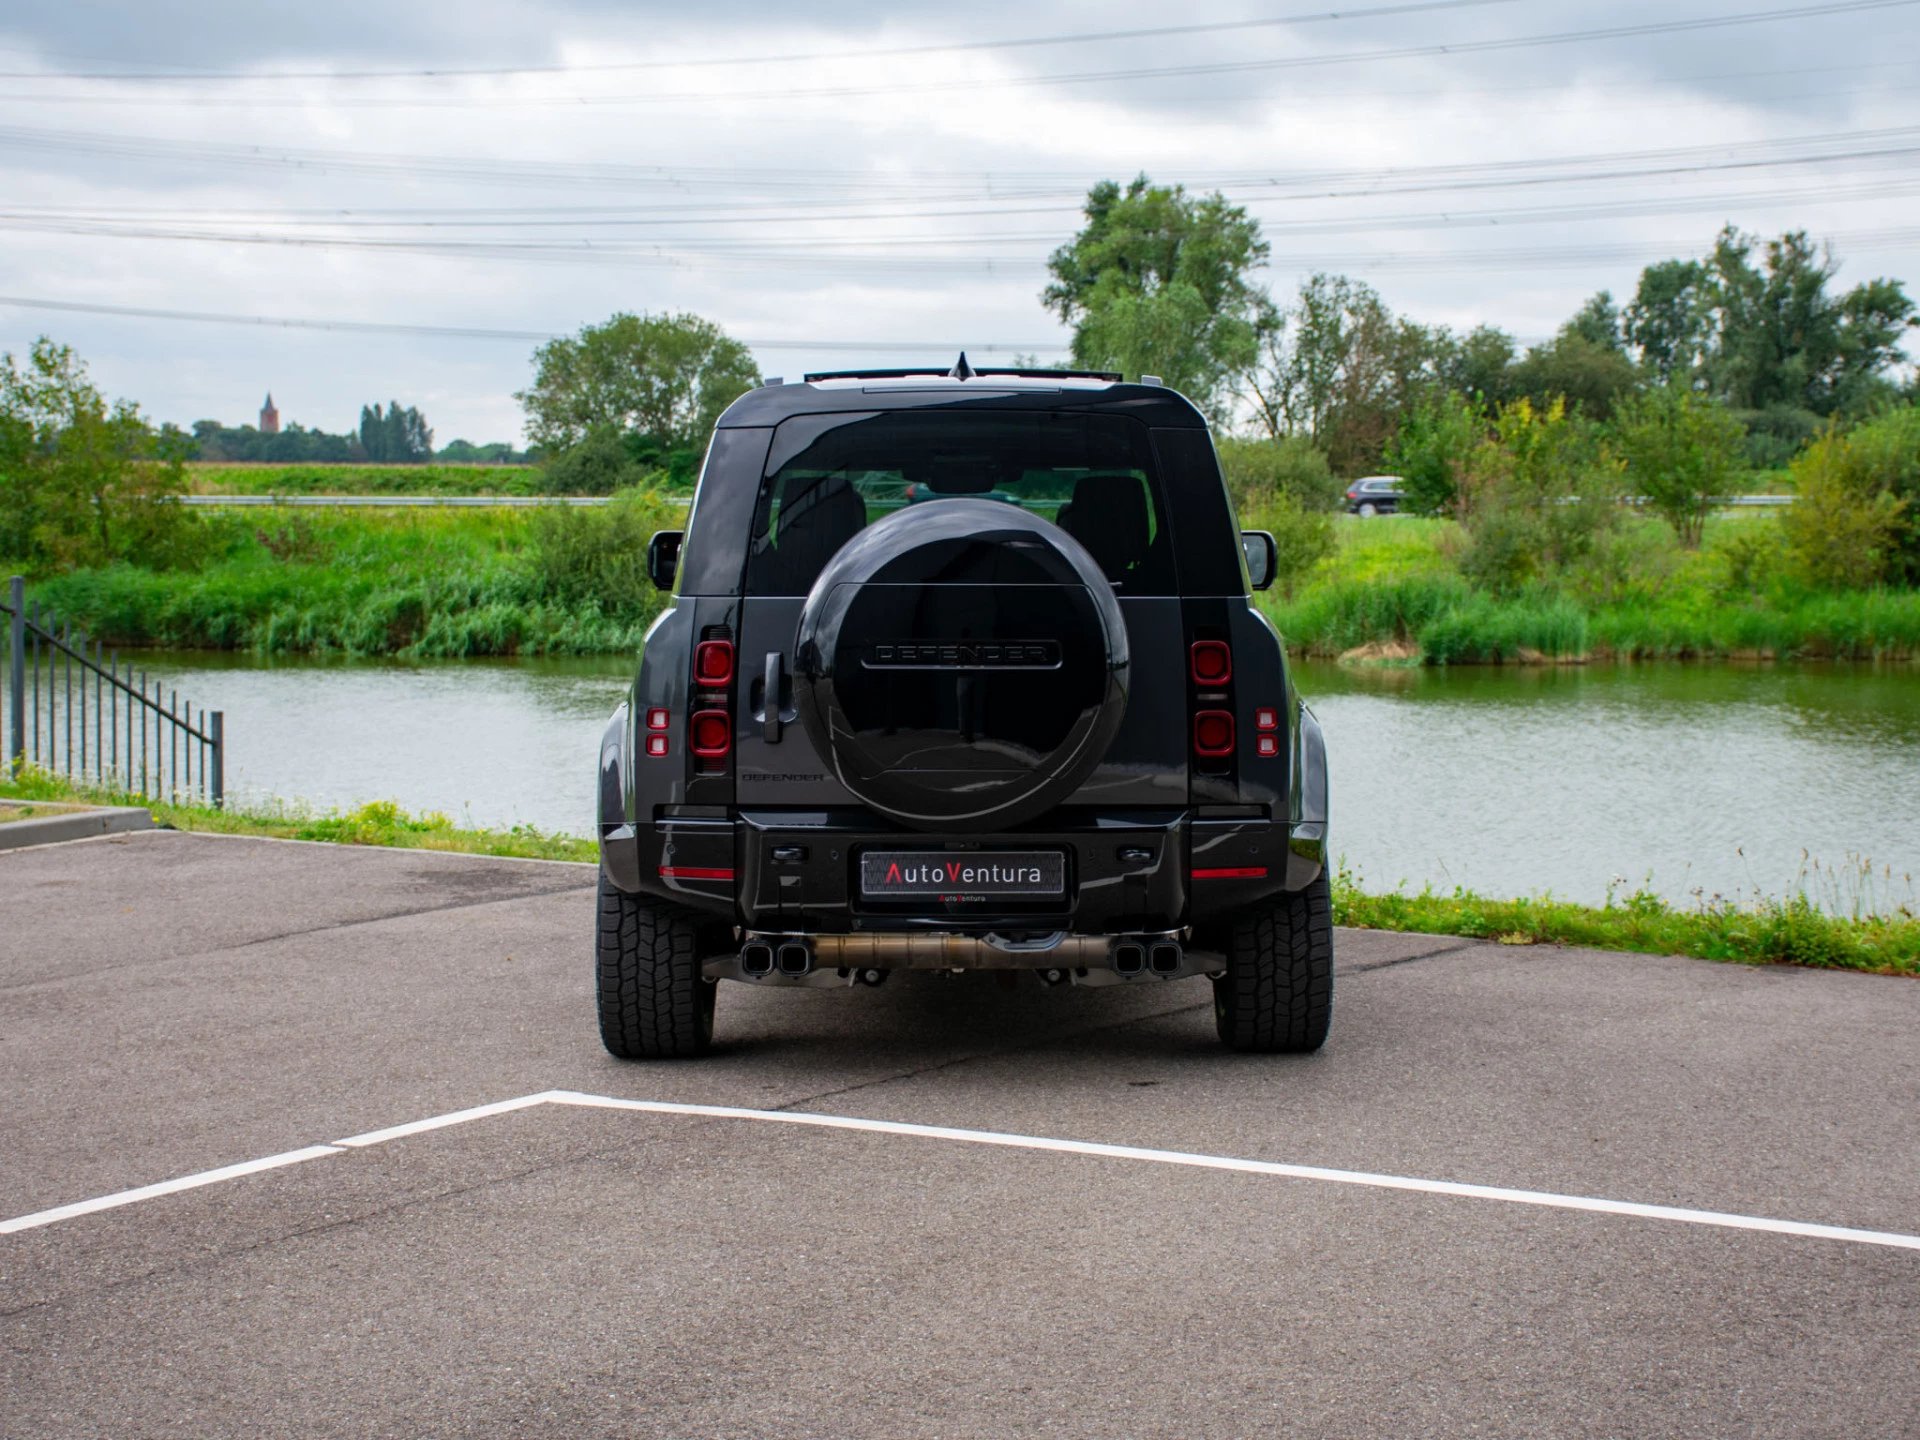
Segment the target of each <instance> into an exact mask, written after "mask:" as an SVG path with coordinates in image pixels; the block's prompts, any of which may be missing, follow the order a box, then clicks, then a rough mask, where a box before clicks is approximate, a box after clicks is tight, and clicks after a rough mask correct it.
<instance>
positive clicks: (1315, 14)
mask: <svg viewBox="0 0 1920 1440" xmlns="http://www.w3.org/2000/svg"><path fill="white" fill-rule="evenodd" d="M1513 3H1515V0H1409V3H1406V4H1399V5H1377V6H1374V7H1372V8H1371V9H1366V10H1318V11H1307V12H1304V13H1301V14H1294V15H1273V16H1267V17H1264V18H1261V19H1257V20H1224V21H1216V22H1213V23H1210V24H1202V25H1160V26H1154V27H1152V28H1149V29H1140V30H1093V31H1082V32H1080V33H1077V34H1071V35H1036V36H1029V37H1025V38H1018V39H1011V40H966V41H956V42H951V43H946V44H934V45H897V46H892V47H889V48H887V49H855V50H815V51H811V52H807V51H802V52H794V51H785V52H782V53H779V54H763V55H717V56H710V57H705V58H696V59H685V60H627V61H613V62H608V63H604V64H597V65H503V66H480V67H473V68H460V67H453V66H439V67H435V68H432V69H425V70H174V71H165V72H162V71H128V70H78V71H45V70H8V71H0V80H134V81H157V82H162V83H165V82H172V81H181V80H215V81H243V82H244V81H255V80H274V81H280V80H448V79H463V78H471V77H500V76H510V75H586V74H606V73H619V72H629V71H638V70H693V69H711V68H717V67H721V66H728V65H793V64H800V63H810V62H815V61H821V60H891V59H899V58H903V57H906V56H912V55H958V54H966V53H976V52H979V51H984V50H1026V49H1037V48H1040V47H1043V46H1058V45H1092V44H1103V43H1107V42H1110V41H1121V40H1166V39H1172V38H1173V37H1175V36H1180V35H1221V34H1227V33H1230V32H1233V31H1246V30H1264V29H1275V28H1278V27H1281V26H1286V25H1314V24H1322V23H1326V22H1330V21H1342V20H1372V19H1378V18H1379V17H1381V16H1386V15H1416V14H1420V13H1422V12H1425V11H1432V10H1464V9H1469V8H1475V7H1479V6H1485V5H1511V4H1513Z"/></svg>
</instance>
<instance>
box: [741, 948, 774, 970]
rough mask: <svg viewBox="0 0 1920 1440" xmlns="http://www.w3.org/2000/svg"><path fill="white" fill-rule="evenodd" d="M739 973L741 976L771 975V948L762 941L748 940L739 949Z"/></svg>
mask: <svg viewBox="0 0 1920 1440" xmlns="http://www.w3.org/2000/svg"><path fill="white" fill-rule="evenodd" d="M740 973H741V974H743V975H771V974H772V973H773V946H771V945H769V944H767V942H766V941H764V940H750V941H748V942H747V943H746V944H745V945H743V946H741V947H740Z"/></svg>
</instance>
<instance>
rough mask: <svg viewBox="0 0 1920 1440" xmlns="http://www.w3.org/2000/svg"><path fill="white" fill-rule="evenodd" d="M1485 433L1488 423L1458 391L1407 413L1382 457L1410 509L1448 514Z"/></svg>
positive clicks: (1421, 402) (1430, 398) (1424, 401)
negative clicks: (1400, 487) (1398, 478)
mask: <svg viewBox="0 0 1920 1440" xmlns="http://www.w3.org/2000/svg"><path fill="white" fill-rule="evenodd" d="M1485 435H1486V424H1485V422H1484V421H1482V420H1481V418H1480V416H1479V414H1478V413H1477V412H1476V411H1475V410H1474V408H1473V404H1472V402H1470V401H1469V400H1468V399H1467V398H1466V397H1465V396H1464V395H1462V394H1460V393H1459V392H1458V391H1457V390H1447V391H1439V392H1434V393H1431V394H1428V395H1426V396H1424V397H1422V398H1421V399H1420V400H1419V401H1418V402H1417V403H1416V404H1415V405H1414V406H1413V407H1412V408H1411V409H1409V410H1408V411H1407V413H1406V414H1405V416H1403V417H1402V419H1401V421H1400V430H1399V433H1398V434H1396V435H1395V436H1394V438H1393V441H1392V442H1391V443H1390V444H1389V445H1388V446H1387V451H1386V455H1385V457H1384V463H1385V464H1386V466H1387V468H1388V469H1389V470H1391V471H1392V472H1393V473H1394V474H1396V475H1398V476H1399V477H1400V479H1401V484H1402V487H1403V489H1402V494H1403V495H1404V497H1405V504H1406V507H1407V509H1409V510H1411V511H1413V512H1414V513H1416V514H1420V515H1444V514H1448V513H1450V512H1451V511H1452V510H1453V509H1454V506H1455V503H1456V501H1457V499H1458V497H1459V493H1460V481H1461V477H1462V475H1463V474H1464V473H1465V470H1466V466H1467V462H1468V460H1469V458H1470V457H1471V456H1472V455H1473V452H1474V450H1475V449H1476V448H1477V447H1478V446H1479V444H1480V442H1481V441H1482V439H1483V438H1485Z"/></svg>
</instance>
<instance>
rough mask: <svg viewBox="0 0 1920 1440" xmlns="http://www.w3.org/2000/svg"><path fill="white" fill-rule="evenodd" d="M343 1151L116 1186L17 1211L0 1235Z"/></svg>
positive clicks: (315, 1150) (293, 1154)
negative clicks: (123, 1187) (47, 1207)
mask: <svg viewBox="0 0 1920 1440" xmlns="http://www.w3.org/2000/svg"><path fill="white" fill-rule="evenodd" d="M345 1153H346V1152H345V1151H343V1150H341V1149H340V1148H339V1147H338V1146H334V1145H309V1146H307V1148H306V1149H304V1150H289V1151H287V1152H286V1153H285V1154H282V1155H266V1156H262V1157H261V1158H260V1159H258V1160H242V1161H241V1162H240V1163H239V1164H238V1165H222V1166H221V1167H220V1168H219V1169H218V1170H202V1171H200V1172H199V1174H197V1175H182V1176H181V1177H180V1178H179V1179H178V1180H162V1181H161V1182H160V1183H159V1184H157V1185H142V1186H140V1187H139V1188H138V1189H136V1190H116V1191H115V1192H114V1193H113V1194H111V1195H96V1196H95V1197H94V1198H93V1199H91V1200H76V1201H74V1202H73V1204H71V1205H60V1206H56V1207H55V1208H54V1209H52V1210H40V1211H36V1212H35V1213H34V1214H32V1215H21V1216H18V1217H16V1218H15V1219H12V1220H0V1235H11V1234H13V1232H14V1231H16V1230H32V1229H34V1228H35V1227H37V1226H40V1225H51V1224H53V1223H54V1222H55V1221H57V1220H72V1219H74V1218H76V1217H77V1216H81V1215H92V1214H94V1213H95V1212H97V1211H100V1210H114V1209H117V1208H119V1207H120V1206H122V1205H134V1204H137V1203H139V1202H140V1201H142V1200H155V1199H158V1198H159V1197H160V1196H162V1195H177V1194H178V1193H179V1192H180V1191H182V1190H197V1189H199V1188H200V1187H201V1186H202V1185H218V1184H219V1183H220V1182H221V1181H223V1180H238V1179H239V1178H240V1177H241V1176H242V1175H257V1174H259V1173H260V1172H261V1171H262V1170H278V1169H279V1168H280V1167H281V1166H283V1165H298V1164H299V1163H300V1162H301V1161H302V1160H318V1159H319V1158H320V1157H321V1156H322V1155H342V1154H345Z"/></svg>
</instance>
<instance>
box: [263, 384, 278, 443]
mask: <svg viewBox="0 0 1920 1440" xmlns="http://www.w3.org/2000/svg"><path fill="white" fill-rule="evenodd" d="M260 433H261V434H262V435H278V434H279V433H280V412H279V411H278V410H276V409H274V408H273V392H272V391H271V390H269V391H268V392H267V403H266V404H264V405H262V406H261V407H260Z"/></svg>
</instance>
